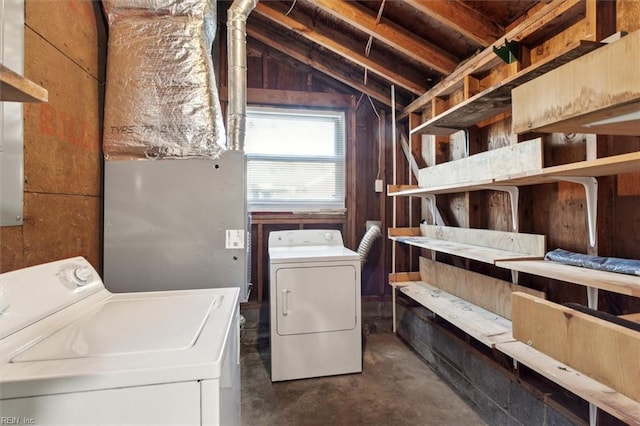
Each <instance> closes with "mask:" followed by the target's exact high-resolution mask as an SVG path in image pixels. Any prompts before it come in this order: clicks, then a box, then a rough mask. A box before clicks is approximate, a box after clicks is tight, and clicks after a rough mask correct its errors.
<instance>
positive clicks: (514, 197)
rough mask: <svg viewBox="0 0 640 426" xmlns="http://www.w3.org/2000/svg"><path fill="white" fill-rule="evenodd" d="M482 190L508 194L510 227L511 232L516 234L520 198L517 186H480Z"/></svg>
mask: <svg viewBox="0 0 640 426" xmlns="http://www.w3.org/2000/svg"><path fill="white" fill-rule="evenodd" d="M480 188H482V189H490V190H493V191H502V192H506V193H508V194H509V200H510V201H511V226H513V231H514V232H518V229H519V226H518V200H519V198H520V190H519V189H518V187H517V186H507V185H504V186H481V187H480Z"/></svg>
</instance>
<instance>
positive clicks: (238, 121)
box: [227, 0, 258, 151]
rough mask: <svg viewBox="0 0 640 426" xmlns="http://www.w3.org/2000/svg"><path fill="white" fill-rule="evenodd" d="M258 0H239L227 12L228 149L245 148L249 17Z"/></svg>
mask: <svg viewBox="0 0 640 426" xmlns="http://www.w3.org/2000/svg"><path fill="white" fill-rule="evenodd" d="M257 4H258V0H235V1H234V2H233V4H231V7H230V8H229V11H228V12H227V58H228V60H227V62H228V64H229V65H228V76H229V83H228V85H229V92H228V96H227V98H228V102H229V104H228V109H227V149H229V150H231V151H243V150H244V135H245V128H246V119H247V17H248V16H249V14H250V13H251V11H252V10H253V9H254V8H255V7H256V5H257Z"/></svg>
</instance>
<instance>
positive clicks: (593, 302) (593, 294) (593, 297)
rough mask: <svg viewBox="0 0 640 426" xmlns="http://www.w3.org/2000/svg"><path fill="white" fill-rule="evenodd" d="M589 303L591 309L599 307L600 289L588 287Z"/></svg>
mask: <svg viewBox="0 0 640 426" xmlns="http://www.w3.org/2000/svg"><path fill="white" fill-rule="evenodd" d="M587 305H588V306H589V308H591V309H596V310H597V309H598V289H597V288H595V287H587Z"/></svg>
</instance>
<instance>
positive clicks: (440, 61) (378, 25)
mask: <svg viewBox="0 0 640 426" xmlns="http://www.w3.org/2000/svg"><path fill="white" fill-rule="evenodd" d="M313 4H314V5H315V6H318V7H320V8H321V9H322V10H324V11H325V12H327V13H329V14H331V15H333V16H334V17H336V18H338V19H341V20H343V21H345V22H347V23H348V24H350V25H352V26H353V27H355V28H357V29H359V30H360V31H363V32H365V33H366V34H368V35H370V36H372V37H374V38H376V39H378V40H380V41H382V42H383V43H385V44H387V45H389V46H390V47H392V48H394V49H396V50H398V51H399V52H401V53H402V54H404V55H406V56H408V57H410V58H412V59H413V60H415V61H417V62H419V63H421V64H423V65H425V66H428V67H430V68H433V69H434V70H436V71H437V72H439V73H441V74H445V75H447V74H450V73H451V72H453V70H454V69H455V68H456V66H457V65H458V62H459V60H458V58H455V57H454V56H453V55H451V54H449V53H448V52H446V51H444V50H443V49H441V48H439V47H437V46H435V45H433V44H431V43H428V42H427V41H426V40H423V39H420V38H418V37H417V36H415V35H413V34H412V33H410V32H409V31H407V30H405V29H404V28H402V27H400V26H398V25H396V24H393V23H392V22H390V21H388V20H386V19H384V17H383V18H382V19H381V20H380V22H376V16H375V14H374V13H373V12H371V11H370V10H369V9H367V8H365V7H363V6H360V5H358V4H357V3H356V2H352V1H345V0H314V3H313Z"/></svg>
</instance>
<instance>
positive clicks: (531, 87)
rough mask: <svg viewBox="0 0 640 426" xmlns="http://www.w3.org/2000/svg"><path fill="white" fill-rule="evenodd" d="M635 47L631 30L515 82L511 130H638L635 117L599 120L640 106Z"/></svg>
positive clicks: (639, 38) (639, 45)
mask: <svg viewBox="0 0 640 426" xmlns="http://www.w3.org/2000/svg"><path fill="white" fill-rule="evenodd" d="M639 52H640V31H635V32H633V33H631V34H629V35H627V36H625V37H622V38H621V39H619V40H617V41H614V42H612V43H610V44H607V45H606V46H605V47H603V48H602V49H598V50H596V51H594V52H590V53H589V54H587V55H584V56H582V57H580V58H577V59H576V60H575V61H573V62H571V63H568V64H566V65H564V66H562V67H559V68H557V69H555V70H552V71H551V72H549V73H548V74H545V75H541V76H540V77H539V78H537V79H535V80H533V81H531V82H528V83H527V84H523V85H522V86H520V87H517V88H515V89H514V90H513V128H514V132H515V133H526V132H531V131H544V132H550V131H551V132H564V133H570V132H573V133H597V134H607V135H630V136H637V135H640V130H639V129H638V127H637V125H638V123H640V120H638V119H636V120H631V121H623V122H620V123H612V124H602V125H600V124H597V123H598V122H600V121H601V120H607V119H611V118H613V117H616V116H619V115H623V114H626V113H629V112H634V111H639V110H640V67H638V62H639V61H640V53H639ZM540 93H545V96H543V97H541V96H539V94H540Z"/></svg>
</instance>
